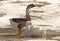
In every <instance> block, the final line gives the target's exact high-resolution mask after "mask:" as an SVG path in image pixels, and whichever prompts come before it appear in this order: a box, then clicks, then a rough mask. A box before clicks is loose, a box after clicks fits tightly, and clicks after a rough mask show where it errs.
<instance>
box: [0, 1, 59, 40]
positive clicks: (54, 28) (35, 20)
mask: <svg viewBox="0 0 60 41" xmlns="http://www.w3.org/2000/svg"><path fill="white" fill-rule="evenodd" d="M27 4H28V3H27ZM0 5H1V6H0V28H3V29H2V30H1V31H2V33H3V32H4V29H5V28H8V29H9V28H12V27H11V26H10V25H11V24H10V21H9V19H11V18H22V17H25V15H26V12H25V11H26V7H27V6H26V5H21V4H20V3H10V2H0ZM41 11H43V12H41ZM29 14H30V16H31V19H32V20H31V23H32V26H33V28H32V29H30V28H27V27H26V28H25V30H23V36H42V35H43V34H44V32H45V31H46V35H47V36H49V35H50V36H56V35H57V36H59V35H60V4H58V3H52V4H50V5H45V6H43V7H41V8H40V7H34V8H31V9H30V12H29ZM12 29H13V30H11V29H10V32H9V30H8V32H6V33H9V35H10V34H11V32H12V33H13V32H14V33H13V34H15V35H16V34H17V33H18V32H17V31H18V30H16V29H14V28H12ZM13 34H12V35H13ZM2 35H4V34H2ZM55 38H56V37H53V38H52V39H55Z"/></svg>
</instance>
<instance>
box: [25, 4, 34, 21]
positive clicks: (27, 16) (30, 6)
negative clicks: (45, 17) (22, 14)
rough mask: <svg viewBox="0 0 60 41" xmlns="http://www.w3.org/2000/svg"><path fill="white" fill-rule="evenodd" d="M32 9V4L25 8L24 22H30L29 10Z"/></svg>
mask: <svg viewBox="0 0 60 41" xmlns="http://www.w3.org/2000/svg"><path fill="white" fill-rule="evenodd" d="M33 7H35V6H34V5H33V4H30V5H28V6H27V8H26V20H27V21H31V17H30V15H29V9H30V8H33Z"/></svg>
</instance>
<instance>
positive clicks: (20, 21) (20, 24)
mask: <svg viewBox="0 0 60 41" xmlns="http://www.w3.org/2000/svg"><path fill="white" fill-rule="evenodd" d="M36 6H37V7H39V6H40V7H41V6H44V5H36V4H30V5H28V6H27V8H26V18H13V19H10V23H11V24H12V26H15V24H16V23H17V24H16V25H17V27H18V29H19V35H20V36H21V35H22V28H23V27H25V26H26V22H28V21H31V17H30V15H29V9H30V8H33V7H36ZM13 24H14V25H13Z"/></svg>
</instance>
